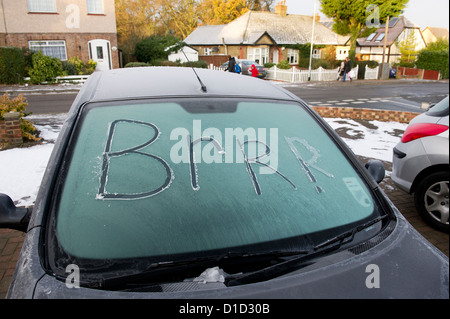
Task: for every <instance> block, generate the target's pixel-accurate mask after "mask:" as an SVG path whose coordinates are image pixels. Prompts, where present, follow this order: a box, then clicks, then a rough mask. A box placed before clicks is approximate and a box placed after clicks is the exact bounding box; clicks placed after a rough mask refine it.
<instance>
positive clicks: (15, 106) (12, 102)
mask: <svg viewBox="0 0 450 319" xmlns="http://www.w3.org/2000/svg"><path fill="white" fill-rule="evenodd" d="M27 106H28V102H27V101H26V99H25V97H24V96H23V95H22V94H20V95H18V96H16V97H15V98H12V99H11V98H10V97H9V95H8V93H5V94H3V96H0V120H3V119H4V118H3V114H5V113H9V112H17V113H19V119H20V126H21V128H22V137H23V139H24V140H28V141H37V140H39V138H38V135H39V132H38V130H37V129H36V127H34V125H33V123H31V122H30V121H29V120H25V119H23V117H25V116H27V115H29V114H30V113H25V110H26V107H27Z"/></svg>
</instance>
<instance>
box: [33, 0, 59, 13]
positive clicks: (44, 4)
mask: <svg viewBox="0 0 450 319" xmlns="http://www.w3.org/2000/svg"><path fill="white" fill-rule="evenodd" d="M27 4H28V12H36V13H56V12H57V11H56V0H27Z"/></svg>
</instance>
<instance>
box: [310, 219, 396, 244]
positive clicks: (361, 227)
mask: <svg viewBox="0 0 450 319" xmlns="http://www.w3.org/2000/svg"><path fill="white" fill-rule="evenodd" d="M387 217H388V215H383V216H379V217H377V218H375V219H372V220H371V221H368V222H367V223H364V224H362V225H358V226H356V227H355V228H353V229H351V230H349V231H346V232H344V233H342V234H340V235H337V236H335V237H333V238H330V239H327V240H326V241H324V242H322V243H320V244H318V245H316V246H314V250H318V249H321V248H324V247H326V246H330V245H331V244H334V243H338V244H337V245H336V247H333V248H339V247H341V246H342V245H344V244H346V243H349V242H351V241H353V238H354V237H355V234H356V233H358V232H360V231H362V230H364V229H367V228H369V227H370V226H372V225H374V224H376V223H378V222H379V221H381V220H383V219H385V218H387ZM346 238H347V239H346Z"/></svg>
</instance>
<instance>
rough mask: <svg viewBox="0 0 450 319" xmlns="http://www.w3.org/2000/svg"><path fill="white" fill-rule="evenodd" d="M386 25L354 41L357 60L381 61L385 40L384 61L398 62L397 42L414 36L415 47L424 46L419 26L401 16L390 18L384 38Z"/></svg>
mask: <svg viewBox="0 0 450 319" xmlns="http://www.w3.org/2000/svg"><path fill="white" fill-rule="evenodd" d="M385 33H386V25H381V26H380V28H378V29H377V30H376V31H375V32H373V33H372V34H370V35H369V36H368V37H365V38H358V39H357V41H356V58H357V59H359V60H371V61H376V62H379V63H381V62H382V60H383V47H384V43H385V40H386V51H385V52H384V62H385V63H395V62H398V61H399V59H400V56H401V53H400V50H399V47H398V45H399V43H401V42H402V41H404V40H406V39H408V37H410V36H412V35H413V36H414V39H415V49H416V51H419V50H421V49H423V48H425V46H426V44H425V40H424V38H423V36H422V32H421V31H420V28H419V27H418V26H417V25H415V24H414V23H413V22H411V21H410V20H408V19H406V18H405V17H403V16H400V17H395V18H392V19H390V21H389V25H388V31H387V37H386V39H385V36H386V35H385Z"/></svg>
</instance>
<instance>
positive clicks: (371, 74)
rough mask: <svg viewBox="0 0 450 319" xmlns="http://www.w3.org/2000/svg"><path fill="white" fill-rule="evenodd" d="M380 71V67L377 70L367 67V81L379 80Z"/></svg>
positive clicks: (365, 77) (365, 76)
mask: <svg viewBox="0 0 450 319" xmlns="http://www.w3.org/2000/svg"><path fill="white" fill-rule="evenodd" d="M378 69H379V67H378V66H377V67H376V68H373V69H371V68H369V67H368V66H367V65H366V70H365V73H364V79H365V80H377V79H378Z"/></svg>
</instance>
